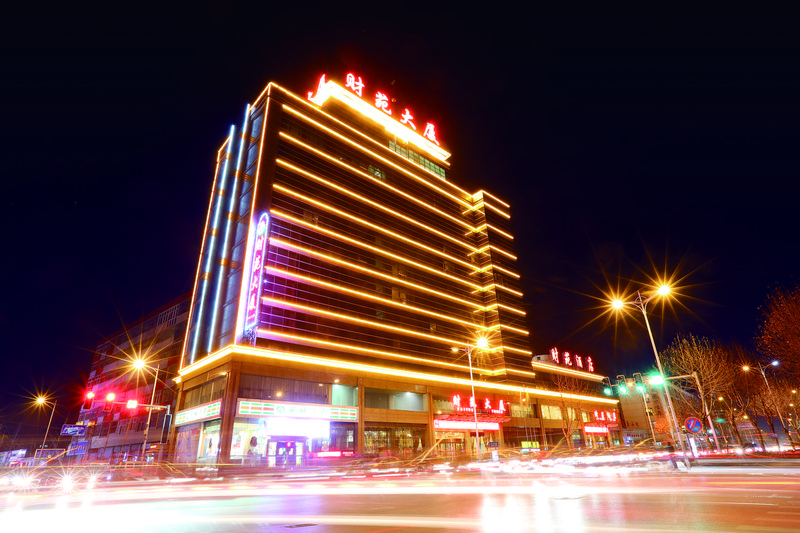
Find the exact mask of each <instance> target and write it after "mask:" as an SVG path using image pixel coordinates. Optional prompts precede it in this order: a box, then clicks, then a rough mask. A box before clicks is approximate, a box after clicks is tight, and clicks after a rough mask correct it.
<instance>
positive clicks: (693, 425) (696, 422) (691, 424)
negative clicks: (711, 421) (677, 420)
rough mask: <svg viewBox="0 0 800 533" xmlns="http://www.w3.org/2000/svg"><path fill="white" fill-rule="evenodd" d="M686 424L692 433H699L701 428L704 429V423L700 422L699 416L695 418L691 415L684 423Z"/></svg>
mask: <svg viewBox="0 0 800 533" xmlns="http://www.w3.org/2000/svg"><path fill="white" fill-rule="evenodd" d="M683 424H684V425H685V426H686V429H687V430H688V431H689V432H691V433H699V432H700V430H701V429H703V423H702V422H700V419H699V418H695V417H693V416H690V417H689V418H687V419H686V422H684V423H683Z"/></svg>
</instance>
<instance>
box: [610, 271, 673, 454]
mask: <svg viewBox="0 0 800 533" xmlns="http://www.w3.org/2000/svg"><path fill="white" fill-rule="evenodd" d="M669 293H670V288H669V286H668V285H661V286H660V287H659V288H658V289H657V290H656V293H655V294H654V295H652V296H648V297H647V298H644V297H642V294H641V292H640V291H636V300H634V302H633V305H634V306H636V307H637V308H638V309H639V310H640V311H641V312H642V316H644V323H645V326H647V334H648V335H649V336H650V344H651V345H652V347H653V353H654V354H655V356H656V365H657V366H658V373H659V375H660V377H661V379H662V380H663V379H664V369H663V368H662V367H661V359H660V358H659V357H658V350H657V349H656V341H655V340H654V339H653V331H652V330H651V329H650V321H649V320H648V319H647V303H648V302H649V301H650V300H652V299H653V298H655V297H656V296H667V295H669ZM624 305H625V302H623V301H622V300H620V299H616V300H614V301H613V302H611V306H612V307H613V308H614V309H622V307H623V306H624ZM664 392H666V396H667V406H668V407H669V415H670V418H671V419H672V425H673V428H674V431H675V437H676V438H677V439H678V443H679V444H680V446H681V453H682V454H683V456H684V457H685V456H686V449H685V447H684V445H683V439H681V434H680V431H679V429H678V420H677V418H676V417H675V409H674V407H673V406H672V398H671V397H670V394H669V389H668V388H666V387H665V389H664Z"/></svg>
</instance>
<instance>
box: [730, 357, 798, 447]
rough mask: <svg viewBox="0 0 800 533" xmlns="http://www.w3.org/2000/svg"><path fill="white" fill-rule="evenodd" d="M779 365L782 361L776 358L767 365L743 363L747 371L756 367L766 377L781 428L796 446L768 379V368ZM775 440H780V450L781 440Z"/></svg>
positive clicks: (743, 368) (743, 367)
mask: <svg viewBox="0 0 800 533" xmlns="http://www.w3.org/2000/svg"><path fill="white" fill-rule="evenodd" d="M778 365H780V362H779V361H777V360H775V361H772V362H771V363H770V364H769V365H766V366H764V365H761V364H758V365H757V366H755V367H751V366H749V365H743V366H742V370H744V371H745V372H749V371H750V369H751V368H755V369H756V370H758V371H759V372H761V377H763V378H764V384H765V385H766V386H767V392H768V393H769V397H770V399H771V400H772V404H773V405H774V406H775V412H777V413H778V420H780V421H781V428H783V433H784V434H785V435H786V437H787V438H788V439H789V445H790V446H792V447H794V446H793V445H792V436H791V435H789V431H788V430H787V429H786V423H785V422H784V421H783V415H782V414H781V410H780V408H779V407H778V402H776V401H775V396H774V395H773V394H772V388H771V387H770V386H769V381H768V380H767V373H766V370H767V368H769V367H776V366H778ZM775 440H776V441H778V450H780V448H781V442H780V440H779V439H777V438H776V439H775Z"/></svg>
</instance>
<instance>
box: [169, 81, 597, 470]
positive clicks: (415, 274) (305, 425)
mask: <svg viewBox="0 0 800 533" xmlns="http://www.w3.org/2000/svg"><path fill="white" fill-rule="evenodd" d="M310 86H311V87H314V89H313V90H311V91H307V92H305V93H304V95H303V96H300V95H297V94H294V93H292V92H290V91H287V90H286V89H284V88H282V87H280V86H279V85H277V84H274V83H271V84H270V85H268V86H267V88H266V89H265V90H264V92H263V93H262V94H261V95H259V96H258V98H256V99H255V101H254V103H253V104H251V105H248V106H247V107H246V110H245V116H244V121H243V123H242V125H241V127H240V128H236V127H232V128H231V132H230V135H229V136H228V138H227V140H226V141H225V142H224V143H223V145H222V146H221V148H220V150H219V152H218V156H217V166H216V170H215V174H214V184H213V186H212V193H211V198H210V202H209V210H208V217H207V221H206V227H205V231H204V232H203V244H202V251H201V257H200V260H199V262H198V268H197V275H196V281H195V286H194V291H193V297H192V308H191V315H190V319H189V327H188V330H187V335H186V343H185V346H184V350H183V354H182V363H181V370H180V372H179V373H180V381H181V390H182V396H181V399H180V401H179V406H178V408H179V410H182V411H183V410H188V409H193V408H195V407H197V406H198V405H200V404H202V403H207V402H210V401H213V400H216V399H221V400H222V401H223V403H222V409H221V412H220V419H219V421H218V428H219V429H218V431H219V437H218V441H215V440H214V437H213V435H214V431H215V428H216V427H217V426H215V425H214V424H215V423H216V422H217V421H212V420H209V421H205V422H204V423H203V424H204V426H203V427H202V428H201V427H199V426H197V427H196V429H197V431H198V434H197V439H198V445H197V453H198V455H197V457H200V458H207V457H210V455H209V454H206V453H205V451H203V446H206V445H207V444H209V443H210V445H211V448H210V450H212V451H213V450H214V446H218V460H219V461H220V462H231V463H234V464H246V463H249V464H253V465H263V466H265V467H267V468H270V467H273V466H274V467H280V466H281V465H287V464H292V465H294V464H302V463H303V462H308V461H316V460H318V459H321V458H326V457H342V456H349V455H351V454H354V455H369V456H381V455H391V456H395V455H398V456H414V455H416V454H418V453H421V452H422V451H423V450H426V449H428V448H429V447H431V446H433V445H435V443H437V442H439V444H438V445H442V446H445V447H450V448H452V449H453V450H460V451H461V452H464V453H470V452H471V451H472V450H475V449H476V448H477V446H476V444H475V443H474V440H470V439H474V435H473V436H472V437H471V436H470V434H471V433H470V430H469V429H467V428H463V427H461V426H460V425H459V424H455V423H456V422H465V421H468V420H469V419H470V418H473V419H474V418H475V417H476V415H477V417H478V419H479V420H478V422H479V424H481V423H483V424H496V425H497V426H495V425H491V426H489V425H487V426H483V429H481V428H480V427H479V438H480V439H481V440H482V441H484V446H485V445H486V443H488V442H497V443H502V442H503V441H504V436H503V427H504V424H505V425H507V426H508V428H509V430H508V431H509V435H512V437H511V439H512V442H513V444H514V445H519V444H520V443H523V442H524V443H528V444H532V443H535V442H538V439H535V438H530V437H531V436H532V434H533V433H532V432H533V431H534V430H535V429H536V428H537V426H536V424H538V419H537V418H536V416H537V415H536V413H535V409H532V408H529V407H526V406H525V405H523V404H524V402H523V401H522V400H521V398H522V397H523V396H526V397H527V398H530V402H532V403H535V402H536V401H537V398H540V397H545V396H547V395H548V394H551V393H549V392H547V391H543V390H541V389H540V388H539V387H537V384H536V380H535V378H536V375H535V372H534V370H533V369H532V368H531V356H532V352H531V351H530V347H529V344H528V332H527V329H526V328H527V326H526V319H525V311H524V305H523V303H522V292H521V291H520V281H519V275H518V274H517V273H516V267H515V262H516V256H515V255H514V254H513V236H512V235H511V232H510V227H509V219H510V216H511V215H510V206H509V204H507V203H505V202H504V201H503V200H501V199H499V198H497V197H496V196H494V195H492V194H490V193H489V192H487V191H483V190H481V191H477V192H474V193H470V192H467V191H465V190H463V189H461V188H460V187H459V186H458V185H456V184H455V182H454V181H453V179H452V176H451V175H450V163H449V158H450V154H449V153H448V152H447V151H446V150H445V149H444V148H443V145H444V144H445V141H446V135H444V134H443V133H444V131H445V130H443V129H442V128H441V127H440V125H438V124H435V123H434V122H432V121H431V120H429V118H428V115H429V113H426V111H425V110H424V109H423V108H422V107H417V106H416V105H414V104H413V103H411V102H402V101H397V100H396V99H395V98H394V96H395V95H392V94H391V93H390V92H389V90H388V88H387V87H391V84H389V85H384V84H382V83H380V82H378V81H374V80H371V79H369V77H368V76H365V75H364V74H361V73H355V72H349V73H343V74H342V76H341V78H340V79H338V80H337V79H335V77H331V76H327V75H326V76H321V77H319V78H316V79H315V80H314V81H313V83H311V84H310ZM478 338H481V339H485V341H486V346H485V347H482V348H481V349H480V350H479V349H474V352H473V347H474V345H475V343H476V339H478ZM467 348H468V349H469V351H470V359H469V361H468V360H467V357H465V351H466V350H467ZM587 363H588V364H591V361H590V360H589V361H587V360H583V359H581V360H580V364H581V365H586V364H587ZM576 372H577V370H576ZM584 373H585V374H586V375H587V376H589V379H594V376H593V375H591V374H589V373H587V372H584ZM212 382H213V383H216V385H214V386H213V387H211V386H210V385H209V384H210V383H212ZM212 388H213V390H212ZM473 388H474V390H475V391H476V392H475V394H476V396H477V402H478V403H479V405H477V406H476V409H477V412H474V411H470V410H469V408H470V407H469V398H470V396H471V391H472V390H473ZM454 395H458V396H459V399H460V401H461V402H462V403H461V404H460V405H456V404H457V403H458V402H455V403H454ZM445 400H446V402H445V403H448V402H449V404H450V405H449V406H443V405H436V404H439V403H442V402H443V401H445ZM598 400H599V401H601V402H603V401H605V402H608V403H612V401H611V400H606V399H598ZM487 401H488V402H489V403H488V404H487ZM259 402H260V403H259ZM262 404H264V405H266V404H270V405H273V406H276V407H275V408H277V407H280V406H283V407H282V408H283V409H284V410H286V409H288V411H285V412H284V413H283V414H280V415H278V414H275V412H272V411H269V409H268V408H267V407H263V406H262V407H258V408H256V407H257V406H259V405H262ZM290 406H304V407H302V409H300V407H297V409H300V410H299V411H298V410H296V409H294V408H293V407H292V408H291V409H290V408H289V407H290ZM259 409H261V410H259ZM270 409H271V408H270ZM303 409H305V411H303ZM336 409H345V410H346V412H347V413H350V415H352V417H353V418H350V419H342V418H336V416H338V415H335V414H334V411H335V410H336ZM243 410H244V411H243ZM301 412H307V413H316V414H315V415H314V416H305V415H302V414H300V413H301ZM325 413H327V414H325ZM517 415H519V416H517ZM473 423H474V420H473ZM437 424H438V426H436V425H437ZM454 424H455V425H454ZM176 431H177V432H178V436H180V433H181V432H184V433H190V430H188V429H182V427H181V426H177V429H176ZM445 437H447V438H445ZM201 439H205V440H201ZM183 441H186V442H193V441H192V439H190V438H189V437H185V438H184V439H183ZM201 442H202V445H201ZM215 442H216V444H215ZM256 456H257V457H256Z"/></svg>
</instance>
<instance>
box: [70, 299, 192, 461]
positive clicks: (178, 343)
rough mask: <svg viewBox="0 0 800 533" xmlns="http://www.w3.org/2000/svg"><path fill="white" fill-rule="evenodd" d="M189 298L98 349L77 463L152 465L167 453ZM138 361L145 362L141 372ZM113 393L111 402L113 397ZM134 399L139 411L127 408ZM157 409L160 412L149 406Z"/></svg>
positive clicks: (73, 451)
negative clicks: (110, 397) (134, 463)
mask: <svg viewBox="0 0 800 533" xmlns="http://www.w3.org/2000/svg"><path fill="white" fill-rule="evenodd" d="M190 296H191V295H190V294H185V295H183V296H181V297H179V298H176V299H175V300H173V301H171V302H169V303H167V304H165V305H163V306H162V307H160V308H158V309H156V310H155V311H153V312H152V313H149V314H147V315H145V316H144V317H143V318H142V319H141V320H138V321H136V322H133V323H131V324H128V325H126V326H125V327H124V328H123V329H121V330H119V331H117V332H116V333H114V334H113V335H110V336H109V337H107V338H105V339H103V341H102V342H101V343H100V344H98V346H97V349H96V350H95V354H94V359H93V361H92V368H91V371H90V373H89V381H88V382H87V384H86V393H87V395H89V396H88V397H87V398H86V399H85V400H84V406H83V409H81V412H80V415H79V416H78V421H77V425H79V426H84V427H85V431H84V435H79V436H75V437H73V438H72V443H71V444H70V448H69V450H68V452H67V454H68V456H70V457H71V458H73V459H74V460H89V461H98V460H99V461H102V462H112V463H113V462H123V461H151V460H153V459H157V458H158V457H160V456H161V455H162V454H163V451H164V448H165V446H164V445H165V443H166V440H167V436H168V434H169V428H170V425H171V419H172V416H171V415H172V413H174V412H175V411H174V410H175V400H176V399H177V394H176V386H175V383H174V379H173V378H175V376H176V375H177V372H178V366H179V364H180V357H181V351H182V349H183V344H184V336H185V334H186V328H187V319H188V316H189V304H190ZM136 361H141V363H140V368H137V367H136ZM109 394H114V398H113V400H111V401H109V400H108V399H107V398H108V395H109ZM129 401H135V402H136V404H137V405H136V407H128V405H129V403H128V402H129ZM145 405H156V406H159V407H157V408H152V409H151V408H149V407H144V406H145Z"/></svg>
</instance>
